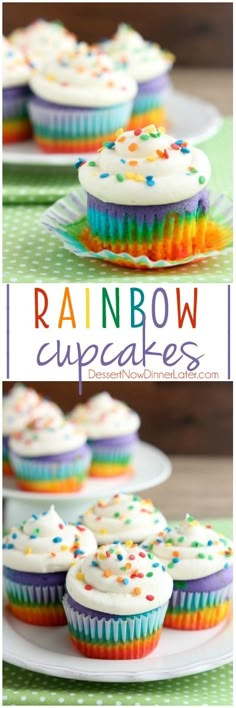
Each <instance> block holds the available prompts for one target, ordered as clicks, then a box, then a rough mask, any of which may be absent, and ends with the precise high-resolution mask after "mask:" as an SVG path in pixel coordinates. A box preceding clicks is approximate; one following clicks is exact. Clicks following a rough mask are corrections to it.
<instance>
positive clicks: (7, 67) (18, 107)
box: [2, 37, 32, 145]
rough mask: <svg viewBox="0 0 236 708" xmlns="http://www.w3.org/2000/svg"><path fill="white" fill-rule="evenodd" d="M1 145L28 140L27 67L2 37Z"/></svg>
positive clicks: (28, 94)
mask: <svg viewBox="0 0 236 708" xmlns="http://www.w3.org/2000/svg"><path fill="white" fill-rule="evenodd" d="M2 55H3V56H2V66H3V144H4V145H5V144H8V143H17V142H20V141H22V140H28V138H30V137H31V134H32V130H31V125H30V121H29V116H28V100H29V96H30V91H29V86H28V83H29V67H28V66H27V63H26V61H25V59H24V56H23V54H22V53H21V52H20V51H19V50H18V49H16V48H15V47H13V45H11V44H10V42H8V41H7V39H5V37H3V40H2Z"/></svg>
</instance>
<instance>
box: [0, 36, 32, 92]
mask: <svg viewBox="0 0 236 708" xmlns="http://www.w3.org/2000/svg"><path fill="white" fill-rule="evenodd" d="M2 70H3V71H2V82H3V88H11V87H14V86H24V85H25V84H28V81H29V67H28V65H27V63H26V61H25V59H24V56H23V54H22V52H21V51H20V50H18V49H16V47H14V46H13V45H12V44H10V42H8V40H7V39H6V38H5V37H3V39H2Z"/></svg>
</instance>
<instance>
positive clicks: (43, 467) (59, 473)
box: [9, 448, 91, 491]
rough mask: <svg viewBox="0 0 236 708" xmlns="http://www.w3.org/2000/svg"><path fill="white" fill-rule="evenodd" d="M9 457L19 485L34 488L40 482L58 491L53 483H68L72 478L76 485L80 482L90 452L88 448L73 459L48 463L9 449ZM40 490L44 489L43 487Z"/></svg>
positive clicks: (85, 471) (83, 475) (84, 473)
mask: <svg viewBox="0 0 236 708" xmlns="http://www.w3.org/2000/svg"><path fill="white" fill-rule="evenodd" d="M9 458H10V462H11V464H12V467H13V469H14V471H15V475H16V479H17V481H18V482H19V485H21V484H22V485H24V484H28V485H31V486H32V489H34V488H35V487H34V485H35V484H37V483H38V484H40V483H42V484H43V485H47V486H48V489H49V490H50V485H51V486H52V491H53V490H54V491H59V490H57V488H55V484H56V483H58V484H60V483H65V484H66V483H68V484H70V480H71V479H72V478H73V479H74V480H75V484H76V485H77V486H78V487H79V486H80V485H81V484H82V482H83V481H84V479H85V478H86V475H87V473H88V469H89V465H90V460H91V453H90V450H89V448H88V449H87V451H86V453H83V455H82V456H81V457H80V455H79V453H78V456H77V457H76V458H75V459H73V460H67V461H65V462H64V461H63V460H62V461H61V462H51V463H50V462H49V461H48V460H47V461H44V460H43V459H42V460H36V459H35V460H34V459H32V458H27V457H20V456H19V455H16V454H15V453H14V452H13V451H12V450H10V452H9ZM42 491H44V489H43V488H42Z"/></svg>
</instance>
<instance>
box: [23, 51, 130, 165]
mask: <svg viewBox="0 0 236 708" xmlns="http://www.w3.org/2000/svg"><path fill="white" fill-rule="evenodd" d="M30 86H31V89H32V92H33V97H32V98H31V100H30V104H29V111H30V116H31V120H32V124H33V130H34V136H35V140H36V142H37V144H38V145H39V147H41V148H42V150H44V151H45V152H50V153H57V152H60V153H61V152H63V153H64V152H65V153H77V154H78V152H79V151H82V152H89V151H94V150H96V149H98V148H100V146H101V142H102V141H104V140H105V141H107V144H110V141H111V139H112V136H113V133H114V131H116V130H117V128H119V127H120V125H121V126H126V125H127V123H128V121H129V118H130V115H131V112H132V107H133V100H134V97H135V95H136V93H137V87H136V82H135V81H134V79H133V78H132V77H131V76H129V74H128V73H127V72H124V71H116V70H115V67H114V65H113V62H112V60H111V59H110V58H109V57H108V56H106V55H105V54H103V53H102V52H101V51H99V50H97V49H95V48H93V47H90V46H89V45H87V44H86V43H80V44H78V45H77V47H76V49H72V50H70V51H68V52H63V51H62V52H61V53H60V56H59V57H56V58H53V57H50V58H49V59H48V61H47V63H46V64H44V66H43V67H41V69H39V70H35V71H34V72H33V73H32V75H31V81H30Z"/></svg>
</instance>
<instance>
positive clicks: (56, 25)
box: [9, 19, 76, 68]
mask: <svg viewBox="0 0 236 708" xmlns="http://www.w3.org/2000/svg"><path fill="white" fill-rule="evenodd" d="M9 39H10V41H11V42H12V43H13V44H14V45H15V46H16V47H18V48H19V49H20V50H21V51H22V52H23V54H24V55H25V57H26V59H27V61H28V62H29V64H30V65H31V66H32V67H37V68H40V67H41V66H42V65H43V64H44V63H45V59H46V58H47V57H48V56H50V57H53V56H58V55H59V54H61V52H63V51H67V50H70V49H71V48H73V47H74V46H75V45H76V36H75V35H74V34H72V32H69V31H68V30H67V29H65V27H63V24H62V23H61V22H59V21H58V22H57V21H55V22H47V21H46V20H42V19H39V20H35V22H32V23H31V24H30V25H28V27H25V28H19V29H16V30H15V31H14V32H12V34H11V35H10V37H9Z"/></svg>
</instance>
